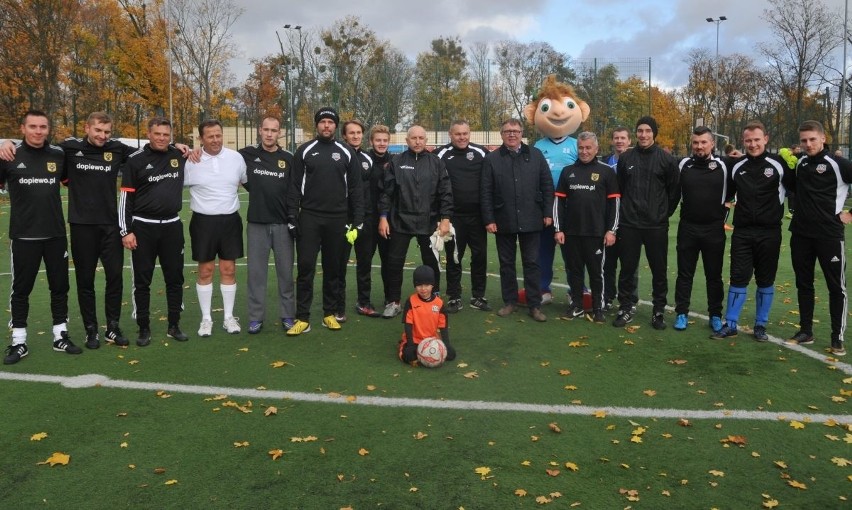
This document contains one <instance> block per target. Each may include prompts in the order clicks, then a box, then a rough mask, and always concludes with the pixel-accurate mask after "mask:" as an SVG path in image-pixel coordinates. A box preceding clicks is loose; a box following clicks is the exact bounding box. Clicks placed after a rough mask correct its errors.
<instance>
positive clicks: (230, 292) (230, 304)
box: [219, 282, 237, 320]
mask: <svg viewBox="0 0 852 510" xmlns="http://www.w3.org/2000/svg"><path fill="white" fill-rule="evenodd" d="M219 290H221V291H222V308H224V310H225V320H228V319H230V318H231V317H233V316H234V301H236V300H237V284H236V282H234V283H232V284H231V285H225V284H224V283H222V284H219Z"/></svg>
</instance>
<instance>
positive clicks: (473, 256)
mask: <svg viewBox="0 0 852 510" xmlns="http://www.w3.org/2000/svg"><path fill="white" fill-rule="evenodd" d="M453 228H455V230H456V236H455V239H453V240H452V241H450V242H449V243H447V244H446V245H445V246H444V247H445V249H446V254H447V298H448V299H459V298H461V294H462V283H461V281H462V260H463V259H464V252H465V249H467V248H468V247H470V284H471V290H470V295H471V297H480V298H484V297H485V270H486V267H487V265H488V237H487V232H486V231H485V225H483V224H482V217H481V216H480V215H478V214H476V215H457V216H455V217H454V218H453ZM456 250H458V253H459V261H458V262H456V261H455V260H453V254H454V253H455V251H456Z"/></svg>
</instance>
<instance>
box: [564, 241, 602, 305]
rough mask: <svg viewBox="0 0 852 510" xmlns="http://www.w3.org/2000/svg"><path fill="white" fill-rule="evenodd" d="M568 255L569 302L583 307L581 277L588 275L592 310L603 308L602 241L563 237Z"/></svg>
mask: <svg viewBox="0 0 852 510" xmlns="http://www.w3.org/2000/svg"><path fill="white" fill-rule="evenodd" d="M565 251H566V254H567V255H568V260H567V262H568V284H569V285H571V302H572V303H574V306H579V307H582V306H583V275H584V274H585V273H586V272H587V271H588V273H589V289H590V290H591V291H592V310H593V311H595V312H597V311H600V310H601V309H602V308H603V306H604V288H603V286H604V281H603V280H604V275H603V273H604V241H603V238H600V237H591V236H565Z"/></svg>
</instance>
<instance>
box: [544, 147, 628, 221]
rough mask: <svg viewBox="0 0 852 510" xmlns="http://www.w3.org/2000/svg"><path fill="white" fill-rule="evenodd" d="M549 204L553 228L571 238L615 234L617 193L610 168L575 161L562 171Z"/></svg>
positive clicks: (616, 184)
mask: <svg viewBox="0 0 852 510" xmlns="http://www.w3.org/2000/svg"><path fill="white" fill-rule="evenodd" d="M554 196H555V200H554V201H553V226H554V228H555V229H556V231H557V232H564V233H566V234H567V235H572V236H589V237H603V236H604V234H606V233H607V232H608V231H609V232H616V231H618V209H619V207H618V206H619V201H620V199H621V193H619V192H618V180H617V179H616V176H615V171H614V170H613V169H612V167H611V166H609V165H606V164H604V163H601V162H600V161H598V160H597V159H594V160H592V161H590V162H588V163H583V162H582V161H580V160H579V159H578V160H577V161H575V162H574V164H572V165H570V166H566V167H565V168H563V169H562V173H561V174H560V175H559V182H558V183H557V185H556V191H555V193H554Z"/></svg>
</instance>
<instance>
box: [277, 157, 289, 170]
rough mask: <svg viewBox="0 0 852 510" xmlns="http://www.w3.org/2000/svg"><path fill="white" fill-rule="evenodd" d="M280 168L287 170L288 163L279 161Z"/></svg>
mask: <svg viewBox="0 0 852 510" xmlns="http://www.w3.org/2000/svg"><path fill="white" fill-rule="evenodd" d="M278 168H280V169H282V170H284V169H285V168H287V162H286V161H284V160H283V159H279V160H278Z"/></svg>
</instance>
